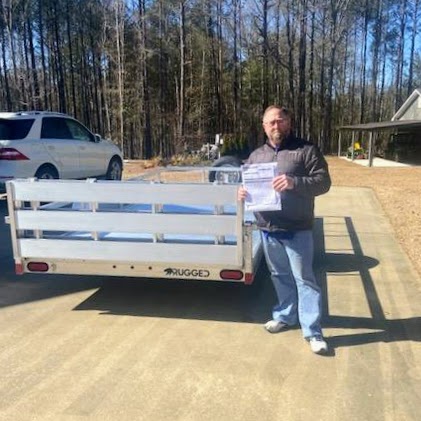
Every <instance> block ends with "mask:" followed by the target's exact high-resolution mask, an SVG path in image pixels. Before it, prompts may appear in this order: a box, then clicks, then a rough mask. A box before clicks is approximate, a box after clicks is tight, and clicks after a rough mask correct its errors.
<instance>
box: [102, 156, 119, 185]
mask: <svg viewBox="0 0 421 421" xmlns="http://www.w3.org/2000/svg"><path fill="white" fill-rule="evenodd" d="M122 175H123V165H122V163H121V161H120V159H118V158H115V157H114V158H113V159H111V161H110V163H109V164H108V170H107V175H106V178H107V180H121V177H122Z"/></svg>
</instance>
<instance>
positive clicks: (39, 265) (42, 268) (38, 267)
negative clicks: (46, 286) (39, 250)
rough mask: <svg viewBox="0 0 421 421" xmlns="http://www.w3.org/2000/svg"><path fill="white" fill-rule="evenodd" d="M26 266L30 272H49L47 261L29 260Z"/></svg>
mask: <svg viewBox="0 0 421 421" xmlns="http://www.w3.org/2000/svg"><path fill="white" fill-rule="evenodd" d="M26 267H27V269H28V270H29V271H30V272H48V269H49V266H48V263H45V262H29V263H28V264H27V265H26Z"/></svg>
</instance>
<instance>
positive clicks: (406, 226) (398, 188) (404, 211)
mask: <svg viewBox="0 0 421 421" xmlns="http://www.w3.org/2000/svg"><path fill="white" fill-rule="evenodd" d="M327 160H328V163H329V170H330V174H331V177H332V182H333V185H334V186H348V187H369V188H371V189H372V190H373V191H374V192H375V194H376V196H377V198H378V200H379V202H380V204H381V205H382V207H383V209H384V212H385V214H386V215H387V217H388V218H389V220H390V222H391V224H392V226H393V229H394V231H395V235H396V238H397V240H398V241H399V243H400V244H401V246H402V247H403V249H404V250H405V252H406V254H407V255H408V256H409V258H410V259H411V260H412V263H413V264H414V267H415V268H416V270H417V271H418V273H419V274H420V275H421V167H390V168H389V167H381V168H367V167H362V166H361V165H358V164H355V163H352V162H349V161H345V160H343V159H339V158H337V157H330V156H328V157H327ZM154 166H155V163H154V162H149V161H130V162H127V163H125V169H124V178H129V177H133V176H135V175H139V174H141V173H144V172H145V171H148V170H150V169H151V168H153V167H154ZM361 212H364V209H361Z"/></svg>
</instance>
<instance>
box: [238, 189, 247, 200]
mask: <svg viewBox="0 0 421 421" xmlns="http://www.w3.org/2000/svg"><path fill="white" fill-rule="evenodd" d="M246 197H247V190H246V189H245V188H244V187H243V186H240V187H239V188H238V192H237V200H238V201H243V200H246Z"/></svg>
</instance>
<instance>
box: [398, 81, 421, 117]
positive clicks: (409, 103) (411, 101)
mask: <svg viewBox="0 0 421 421" xmlns="http://www.w3.org/2000/svg"><path fill="white" fill-rule="evenodd" d="M417 101H421V91H420V90H419V89H415V90H414V92H412V94H411V95H409V97H408V98H407V100H406V101H405V102H404V103H403V104H402V106H401V107H400V108H399V110H398V111H396V113H395V115H394V116H393V117H392V121H398V120H401V119H402V117H404V116H405V113H407V111H408V110H410V108H412V107H415V108H421V102H420V104H419V105H418V106H417V104H416V103H417ZM420 113H421V110H420ZM416 119H417V117H415V118H414V117H413V116H409V117H408V118H406V120H416Z"/></svg>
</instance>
